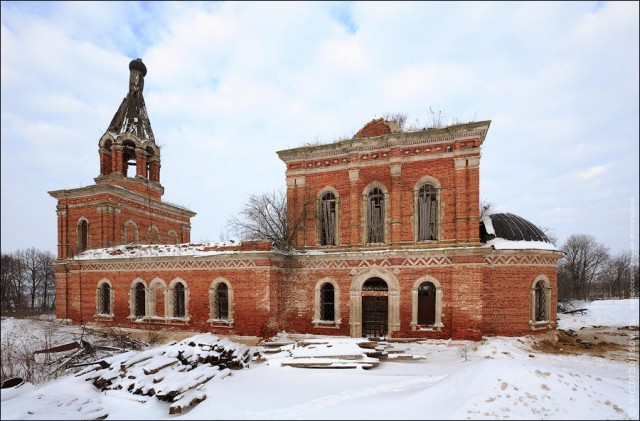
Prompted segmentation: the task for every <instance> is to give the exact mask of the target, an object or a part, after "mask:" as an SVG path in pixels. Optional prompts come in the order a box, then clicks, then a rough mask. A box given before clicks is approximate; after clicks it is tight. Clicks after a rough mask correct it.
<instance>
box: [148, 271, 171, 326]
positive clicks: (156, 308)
mask: <svg viewBox="0 0 640 421" xmlns="http://www.w3.org/2000/svg"><path fill="white" fill-rule="evenodd" d="M148 303H149V308H148V310H147V317H155V318H165V317H170V314H171V311H170V309H169V306H170V303H171V299H170V298H168V297H167V284H166V283H165V282H164V281H163V280H162V279H160V278H154V279H153V280H152V281H151V282H150V283H149V299H148Z"/></svg>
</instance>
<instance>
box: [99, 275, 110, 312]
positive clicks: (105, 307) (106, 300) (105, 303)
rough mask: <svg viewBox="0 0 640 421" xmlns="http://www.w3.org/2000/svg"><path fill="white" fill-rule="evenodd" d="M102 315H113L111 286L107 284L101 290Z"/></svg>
mask: <svg viewBox="0 0 640 421" xmlns="http://www.w3.org/2000/svg"><path fill="white" fill-rule="evenodd" d="M98 295H99V297H98V302H99V303H100V314H111V286H110V285H109V284H107V283H106V282H105V283H104V284H102V286H101V287H100V289H99V294H98Z"/></svg>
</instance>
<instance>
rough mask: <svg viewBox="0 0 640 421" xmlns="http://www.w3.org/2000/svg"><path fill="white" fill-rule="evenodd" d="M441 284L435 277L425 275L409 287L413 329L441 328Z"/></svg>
mask: <svg viewBox="0 0 640 421" xmlns="http://www.w3.org/2000/svg"><path fill="white" fill-rule="evenodd" d="M442 293H443V290H442V286H441V285H440V282H438V280H437V279H435V278H433V277H431V276H425V277H422V278H420V279H418V280H417V281H416V282H415V283H414V284H413V287H412V288H411V301H412V317H411V328H412V329H413V330H433V329H435V330H438V331H440V330H442V327H444V325H443V324H442Z"/></svg>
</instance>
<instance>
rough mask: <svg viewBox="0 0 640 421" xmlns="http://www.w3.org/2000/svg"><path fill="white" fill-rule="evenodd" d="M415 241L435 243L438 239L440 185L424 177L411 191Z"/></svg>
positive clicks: (432, 179)
mask: <svg viewBox="0 0 640 421" xmlns="http://www.w3.org/2000/svg"><path fill="white" fill-rule="evenodd" d="M413 215H414V218H413V219H414V222H413V223H414V238H415V241H436V240H438V239H439V238H440V183H439V182H438V180H436V179H435V178H433V177H431V176H428V175H427V176H424V177H422V178H421V179H420V180H418V182H417V183H416V185H415V187H414V190H413Z"/></svg>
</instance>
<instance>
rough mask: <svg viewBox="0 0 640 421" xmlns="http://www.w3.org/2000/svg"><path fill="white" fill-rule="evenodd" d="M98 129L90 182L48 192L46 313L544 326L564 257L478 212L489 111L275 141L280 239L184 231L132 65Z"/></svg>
mask: <svg viewBox="0 0 640 421" xmlns="http://www.w3.org/2000/svg"><path fill="white" fill-rule="evenodd" d="M129 70H130V81H129V91H128V93H127V95H126V97H125V98H124V100H123V101H122V104H121V105H120V108H118V110H117V112H116V114H115V115H114V117H113V119H112V121H111V124H110V125H109V127H108V129H107V131H106V132H105V133H104V135H103V136H102V138H100V140H99V142H98V147H99V149H98V152H99V156H100V161H99V162H100V174H99V175H98V176H97V177H96V178H95V179H94V180H95V184H93V185H91V186H88V187H81V188H77V189H70V190H57V191H51V192H49V194H50V195H51V196H52V197H54V198H55V199H56V200H57V201H58V204H57V215H58V261H57V264H56V302H57V307H56V313H57V317H58V318H59V319H64V320H67V321H71V322H72V323H76V324H81V323H95V324H99V325H103V326H120V327H127V328H148V326H150V325H153V326H156V327H161V328H163V329H167V330H188V331H203V332H213V333H215V334H220V335H231V336H234V335H237V336H250V337H266V336H270V335H273V334H274V333H276V332H279V331H286V332H289V333H311V334H320V335H346V336H351V337H363V336H386V337H399V338H408V337H411V338H454V339H480V338H481V337H482V336H490V335H509V336H511V335H524V334H530V333H535V332H544V331H548V330H550V329H554V328H555V327H556V270H557V261H558V259H559V258H560V257H562V252H561V251H558V250H557V249H556V248H555V247H554V246H553V245H552V244H551V243H550V242H549V240H548V238H547V237H546V236H545V234H544V233H543V232H542V231H541V230H540V229H539V228H538V227H536V226H535V225H533V224H532V223H530V222H528V221H527V220H525V219H523V218H521V217H519V216H516V215H513V214H510V213H494V214H491V215H484V216H483V217H482V218H481V217H480V214H479V171H480V150H481V146H482V143H483V142H484V140H485V137H486V135H487V132H488V129H489V125H490V121H480V122H473V123H466V124H456V125H452V126H449V127H444V128H433V129H423V130H418V131H403V130H400V129H399V127H398V125H397V124H396V123H395V122H392V121H385V120H384V119H377V120H373V121H371V122H369V123H368V124H366V125H365V126H364V127H363V128H362V129H361V130H360V131H359V132H358V133H356V134H355V136H354V137H353V138H352V139H350V140H344V141H340V142H336V143H330V144H326V145H315V146H304V147H300V148H295V149H288V150H283V151H279V152H277V154H278V156H279V157H280V159H281V160H283V161H284V162H285V163H286V174H285V176H286V186H287V211H288V216H289V219H290V220H294V219H296V218H300V216H301V215H302V220H301V221H300V224H299V227H300V229H299V230H298V231H297V235H296V237H295V240H294V249H293V251H292V252H287V253H285V252H282V251H280V250H278V249H276V248H275V247H273V246H272V244H271V243H270V242H267V241H243V242H242V243H240V244H232V245H229V244H225V245H218V244H192V243H190V219H191V218H192V217H194V216H195V215H196V214H195V213H194V212H192V211H191V210H189V209H186V208H183V207H181V206H177V205H174V204H170V203H167V202H163V201H162V195H163V193H164V188H163V187H162V185H161V184H160V169H161V165H160V164H161V156H160V149H159V147H158V146H157V144H156V140H155V137H154V134H153V130H152V129H151V124H150V120H149V117H148V114H147V109H146V106H145V103H144V98H143V88H144V78H145V76H146V73H147V69H146V66H145V65H144V64H143V63H142V61H141V60H140V59H137V60H133V61H132V62H131V63H130V64H129Z"/></svg>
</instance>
